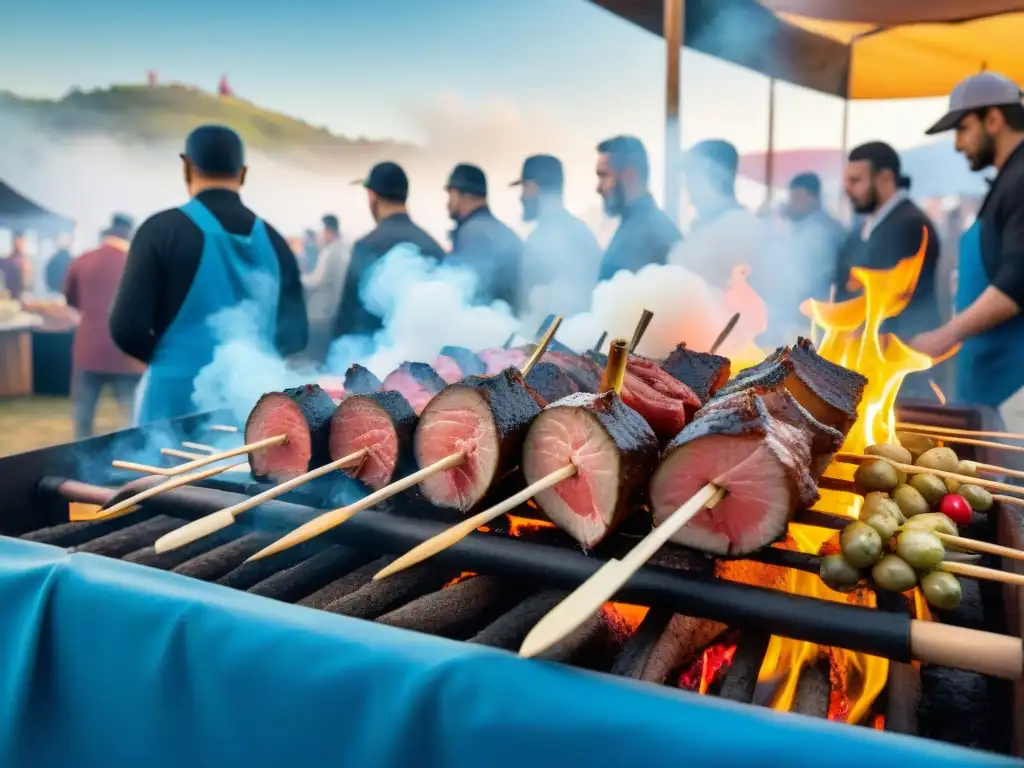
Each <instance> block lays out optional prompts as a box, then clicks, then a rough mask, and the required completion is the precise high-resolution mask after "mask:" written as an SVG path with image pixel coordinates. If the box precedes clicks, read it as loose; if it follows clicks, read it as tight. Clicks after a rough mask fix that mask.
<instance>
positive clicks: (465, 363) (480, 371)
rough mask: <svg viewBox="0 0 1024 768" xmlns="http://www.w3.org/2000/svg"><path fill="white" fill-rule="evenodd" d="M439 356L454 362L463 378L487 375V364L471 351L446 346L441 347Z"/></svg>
mask: <svg viewBox="0 0 1024 768" xmlns="http://www.w3.org/2000/svg"><path fill="white" fill-rule="evenodd" d="M440 354H441V355H442V356H443V357H447V358H450V359H452V360H454V361H455V364H456V365H457V366H458V367H459V370H460V371H461V372H462V375H463V376H483V375H484V374H486V373H487V363H485V362H484V361H483V360H481V359H480V356H479V355H478V354H477V353H476V352H474V351H473V350H471V349H466V348H465V347H452V346H447V347H441V352H440Z"/></svg>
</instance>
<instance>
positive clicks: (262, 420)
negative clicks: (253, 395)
mask: <svg viewBox="0 0 1024 768" xmlns="http://www.w3.org/2000/svg"><path fill="white" fill-rule="evenodd" d="M334 407H335V406H334V400H332V399H331V396H330V395H329V394H327V392H326V391H324V389H322V388H321V387H320V386H319V385H317V384H306V385H305V386H303V387H295V388H294V389H286V390H284V391H283V392H268V393H267V394H265V395H263V396H262V397H261V398H260V399H259V400H257V401H256V405H255V406H253V409H252V411H251V412H250V414H249V418H248V419H247V420H246V422H245V442H246V443H255V442H257V441H259V440H266V439H267V438H269V437H276V436H277V435H287V436H288V440H287V441H286V442H285V443H283V444H279V445H273V446H270V447H268V448H261V449H260V450H258V451H253V452H251V453H250V454H249V466H250V467H251V468H252V475H253V477H256V478H267V479H269V480H272V481H274V482H276V483H282V482H284V481H286V480H290V479H292V478H294V477H298V476H299V475H301V474H303V473H304V472H308V471H309V470H311V469H315V468H317V467H319V466H322V465H324V464H326V463H327V462H328V460H329V459H328V450H327V448H328V439H329V437H330V427H331V416H332V415H333V414H334Z"/></svg>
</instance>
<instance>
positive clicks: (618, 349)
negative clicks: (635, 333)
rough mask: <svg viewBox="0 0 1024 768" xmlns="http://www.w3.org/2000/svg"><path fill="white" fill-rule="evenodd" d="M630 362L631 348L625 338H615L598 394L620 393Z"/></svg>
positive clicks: (609, 349)
mask: <svg viewBox="0 0 1024 768" xmlns="http://www.w3.org/2000/svg"><path fill="white" fill-rule="evenodd" d="M628 364H629V350H628V348H627V347H626V340H625V339H613V340H612V344H611V346H610V347H609V348H608V361H607V362H606V363H605V365H604V374H603V375H602V376H601V384H600V386H599V387H598V389H597V392H598V394H603V393H605V392H614V393H615V394H619V391H620V390H621V389H622V382H623V381H624V380H625V378H626V366H627V365H628Z"/></svg>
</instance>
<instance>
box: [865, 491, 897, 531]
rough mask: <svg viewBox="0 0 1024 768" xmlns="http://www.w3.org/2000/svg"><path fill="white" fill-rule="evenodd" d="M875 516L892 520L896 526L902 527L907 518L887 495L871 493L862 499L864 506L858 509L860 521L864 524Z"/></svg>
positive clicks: (879, 492) (878, 492) (877, 492)
mask: <svg viewBox="0 0 1024 768" xmlns="http://www.w3.org/2000/svg"><path fill="white" fill-rule="evenodd" d="M875 515H885V516H886V517H891V518H893V519H894V520H895V521H896V522H897V523H898V524H900V525H903V523H905V522H906V521H907V518H906V517H904V516H903V510H901V509H900V505H899V504H897V503H896V502H895V501H893V500H892V499H890V498H889V494H887V493H882V492H881V491H872V492H871V493H869V494H867V495H866V496H865V497H864V505H863V506H862V507H861V508H860V515H859V517H860V519H861V520H863V521H864V522H865V523H866V522H867V521H868V520H869V519H870V518H872V517H874V516H875Z"/></svg>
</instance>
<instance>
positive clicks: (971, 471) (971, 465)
mask: <svg viewBox="0 0 1024 768" xmlns="http://www.w3.org/2000/svg"><path fill="white" fill-rule="evenodd" d="M956 473H957V474H958V475H967V476H968V477H977V476H978V464H977V462H974V461H967V460H966V459H964V460H962V461H961V462H960V463H959V464H957V466H956Z"/></svg>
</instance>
